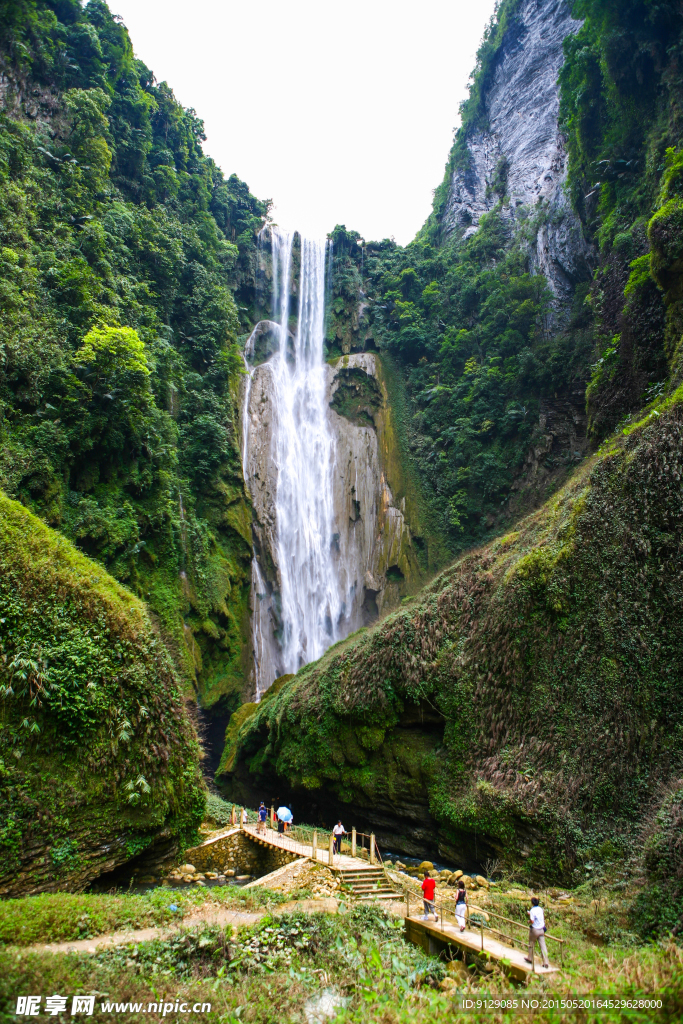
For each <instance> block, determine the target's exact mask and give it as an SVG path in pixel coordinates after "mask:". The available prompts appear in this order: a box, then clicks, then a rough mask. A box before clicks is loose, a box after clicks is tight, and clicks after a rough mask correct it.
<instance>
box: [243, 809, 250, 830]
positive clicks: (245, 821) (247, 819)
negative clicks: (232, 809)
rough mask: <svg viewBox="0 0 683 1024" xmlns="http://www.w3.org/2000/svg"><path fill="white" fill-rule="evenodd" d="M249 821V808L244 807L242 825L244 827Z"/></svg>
mask: <svg viewBox="0 0 683 1024" xmlns="http://www.w3.org/2000/svg"><path fill="white" fill-rule="evenodd" d="M248 821H249V816H248V815H247V809H246V807H243V808H242V827H244V826H245V825H246V824H247V822H248Z"/></svg>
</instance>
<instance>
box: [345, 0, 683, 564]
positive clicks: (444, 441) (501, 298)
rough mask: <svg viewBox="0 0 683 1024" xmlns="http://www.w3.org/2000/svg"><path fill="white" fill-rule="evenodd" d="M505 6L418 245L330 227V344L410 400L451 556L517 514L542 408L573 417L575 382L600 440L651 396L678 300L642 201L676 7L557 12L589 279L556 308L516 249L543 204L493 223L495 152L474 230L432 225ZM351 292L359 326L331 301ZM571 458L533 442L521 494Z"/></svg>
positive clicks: (671, 149) (682, 21) (659, 164)
mask: <svg viewBox="0 0 683 1024" xmlns="http://www.w3.org/2000/svg"><path fill="white" fill-rule="evenodd" d="M519 8H520V2H519V0H503V2H502V3H501V4H500V5H499V8H498V11H497V15H496V16H495V17H494V19H493V20H492V23H491V25H490V26H489V29H488V31H487V33H486V35H485V38H484V41H483V43H482V46H481V48H480V50H479V54H478V59H477V67H476V70H475V72H474V74H473V78H472V82H471V87H470V96H469V99H468V100H467V101H466V102H465V103H464V104H463V106H462V108H461V116H462V125H461V127H460V129H459V130H458V132H457V134H456V137H455V142H454V145H453V148H452V151H451V154H450V157H449V160H448V164H447V166H446V172H445V177H444V181H443V182H442V184H441V185H439V187H438V188H437V189H436V192H435V197H434V208H433V212H432V214H431V215H430V217H429V219H428V220H427V222H426V224H425V226H424V228H423V229H422V231H421V232H420V233H419V234H418V236H417V238H416V239H415V240H414V241H413V242H412V243H411V244H410V245H408V246H406V247H405V248H402V247H400V246H397V245H395V244H394V243H392V242H391V241H384V242H382V243H379V244H378V243H368V244H367V245H366V244H364V242H363V240H362V239H361V238H360V236H359V235H358V234H357V233H354V232H347V231H346V230H345V229H337V231H336V233H335V237H336V241H337V243H338V244H337V246H336V248H337V250H338V252H336V257H337V263H341V264H343V266H342V268H341V273H340V274H339V276H338V278H336V279H335V304H334V305H333V317H337V318H338V319H340V320H341V321H345V322H346V323H347V324H350V326H351V330H349V329H348V328H347V329H346V330H345V329H344V328H343V326H342V324H337V323H335V322H333V323H332V330H331V340H332V342H333V344H334V343H336V344H340V343H341V342H343V341H344V340H345V341H346V344H347V345H349V344H356V345H358V346H359V347H360V346H362V345H363V344H365V345H367V344H374V345H375V346H377V347H378V348H379V349H380V350H381V351H382V352H383V353H385V354H386V357H387V358H388V359H389V360H391V361H393V363H394V364H395V365H396V366H397V368H398V370H399V372H400V374H401V376H402V377H403V380H404V382H405V385H406V387H407V391H408V398H409V403H408V412H407V415H406V417H405V418H404V422H403V428H404V433H405V434H406V436H407V438H408V448H409V450H410V454H411V456H412V461H413V463H414V465H415V467H416V468H417V470H418V472H419V474H420V477H421V480H422V483H423V486H424V489H425V493H426V495H427V496H428V500H429V503H430V506H431V510H432V514H433V518H434V521H435V522H436V523H437V524H438V528H439V529H440V530H442V531H443V532H444V534H445V535H446V536H447V537H448V538H449V540H450V546H451V550H452V551H454V552H455V551H458V550H461V549H465V548H467V547H469V546H471V544H472V543H473V542H474V541H477V540H480V539H485V538H486V537H487V536H490V534H491V531H497V530H500V529H501V528H503V527H505V526H506V525H508V524H509V523H510V521H512V520H514V518H515V516H516V515H519V513H520V509H523V508H524V507H525V502H524V500H522V501H520V500H519V497H517V498H516V497H515V494H516V492H518V491H519V492H520V493H521V494H523V493H524V490H525V487H526V483H525V481H526V475H527V471H528V468H529V459H530V455H529V452H530V450H531V449H532V448H533V445H534V444H535V443H538V441H539V437H540V435H541V433H542V431H541V430H540V429H539V413H540V412H542V411H545V410H546V409H547V408H548V406H550V407H551V409H552V406H553V404H555V405H557V404H558V403H560V404H561V403H562V402H563V401H567V402H569V403H570V404H572V403H573V405H574V407H575V408H576V409H578V410H579V411H581V406H582V405H583V394H584V392H585V391H586V388H587V389H588V391H587V394H588V415H589V418H588V434H589V441H590V440H591V439H592V440H593V441H597V440H599V439H600V438H601V437H604V436H605V434H606V433H609V431H611V430H612V429H614V427H615V426H616V425H617V423H618V422H619V421H620V420H621V419H623V417H625V416H628V414H629V413H631V412H632V411H634V410H637V409H638V408H640V406H642V404H643V403H644V402H646V401H648V400H650V399H652V398H654V397H656V396H657V395H658V394H661V393H662V390H663V387H664V382H665V380H666V378H667V375H668V364H667V357H669V356H671V355H672V352H673V349H674V348H675V346H676V344H677V339H678V338H679V337H680V334H681V325H680V324H679V320H680V314H679V313H678V312H677V311H676V310H677V308H678V307H677V306H675V307H674V306H669V307H668V313H667V309H666V308H665V304H664V301H663V296H662V290H661V288H662V286H663V287H666V281H665V277H666V273H667V271H666V266H665V265H668V263H671V262H675V260H676V259H677V258H678V257H677V255H676V253H675V252H674V248H675V244H676V243H675V242H674V241H673V239H672V237H671V231H669V229H668V225H669V223H672V222H671V218H672V217H674V213H673V212H668V213H663V212H662V211H661V210H659V211H658V208H659V206H660V205H661V201H660V199H659V198H658V197H659V195H660V187H661V182H662V174H663V172H665V169H666V168H667V167H669V166H672V167H673V165H674V164H676V163H677V161H678V159H679V158H678V156H676V155H675V149H676V147H677V146H678V145H680V141H681V131H682V130H683V129H682V127H681V124H682V122H681V98H682V95H683V82H682V80H681V71H680V60H681V40H682V30H683V16H682V15H681V12H680V6H679V5H678V4H676V3H661V4H652V3H649V2H648V0H627V2H625V3H622V2H616V0H615V2H612V0H577V2H575V3H574V4H573V5H572V10H573V13H574V16H575V17H576V18H577V19H582V20H583V26H582V27H581V28H580V30H579V31H578V33H577V34H576V35H573V36H572V35H570V36H568V37H567V38H566V40H565V44H564V49H565V63H564V67H563V69H562V71H561V77H560V85H561V108H560V119H561V128H562V130H563V131H564V133H565V136H566V146H567V149H568V153H569V181H568V187H569V189H570V191H571V198H572V202H573V205H574V207H575V209H576V211H577V212H578V214H579V216H580V218H581V224H582V227H583V233H584V236H585V240H586V242H587V243H589V244H590V246H592V247H593V251H594V263H595V265H596V267H597V270H596V273H595V276H594V278H593V280H592V281H591V280H589V279H588V278H586V280H585V281H577V282H575V288H574V295H573V299H572V300H571V301H569V302H568V303H564V305H563V306H560V307H558V303H557V301H556V300H555V298H554V296H553V295H552V293H551V291H550V289H549V288H548V286H547V283H546V280H545V278H544V276H543V275H542V274H541V273H539V272H534V267H533V261H532V255H533V249H532V242H533V241H534V240H535V238H536V235H537V233H538V231H539V229H540V228H541V227H542V226H543V224H544V222H545V221H546V220H547V219H548V218H549V217H551V216H552V213H551V211H550V210H549V209H548V206H547V203H546V202H544V201H543V200H540V201H539V202H538V203H537V205H536V206H535V207H533V208H529V209H522V210H521V211H520V210H517V211H515V219H514V220H513V219H511V218H510V217H509V216H508V212H509V210H508V208H509V203H510V198H509V195H508V194H507V191H506V189H507V173H508V171H507V167H506V165H505V163H504V162H503V161H501V163H500V165H499V166H498V167H497V169H496V174H495V176H494V177H493V180H492V181H491V182H490V183H489V186H488V188H489V191H490V193H491V194H492V197H497V203H496V204H495V205H494V206H493V209H492V210H491V212H490V213H488V214H486V215H485V216H483V217H482V218H481V219H480V221H479V227H478V230H477V231H476V233H474V234H471V235H470V236H469V237H465V238H464V239H462V240H461V237H460V236H462V235H463V231H462V230H461V231H460V232H459V234H458V233H456V234H455V235H453V234H448V235H447V234H446V233H445V231H444V225H443V218H444V211H445V208H446V202H447V197H448V193H449V189H450V187H451V180H452V176H453V174H454V172H455V171H461V172H462V173H468V169H469V170H471V168H469V163H468V162H469V161H471V154H470V153H469V150H468V147H467V143H468V140H469V139H470V138H471V137H473V136H474V135H475V134H476V133H477V132H480V131H481V130H482V129H483V128H485V127H486V124H487V118H488V112H487V91H488V90H489V88H490V87H491V83H492V81H493V79H494V74H495V71H496V67H497V65H498V63H499V61H500V55H501V52H502V50H503V48H504V46H505V45H506V42H507V40H508V39H509V38H513V39H514V37H515V32H516V31H517V28H516V19H517V17H518V11H519ZM671 173H674V171H671ZM677 201H678V200H677V199H676V200H674V199H672V200H671V202H674V203H676V202H677ZM676 208H677V207H676ZM657 211H658V212H657ZM672 211H673V208H672ZM653 215H655V219H654V220H652V218H653ZM662 218H664V220H665V222H666V223H664V221H663V220H662ZM676 230H679V229H678V228H677V229H676ZM653 249H655V250H657V252H656V253H655V255H652V253H651V250H653ZM664 250H666V254H665V255H663V256H662V257H661V258H662V259H663V261H664V264H665V265H663V266H662V269H661V270H660V269H658V267H659V262H658V261H659V259H660V256H659V252H660V251H661V252H664ZM354 296H355V297H356V307H355V308H356V320H357V321H358V319H360V329H359V328H358V325H357V323H353V322H352V321H351V317H350V315H349V313H348V312H347V310H348V308H350V307H351V306H352V299H353V297H354ZM359 303H360V306H359ZM358 309H360V317H358V312H357V311H358ZM665 321H666V323H668V325H669V326H668V327H665ZM354 327H355V328H356V331H355V334H354V331H353V328H354ZM585 452H586V445H585V444H584V443H582V444H580V445H579V446H578V450H572V449H570V448H568V449H567V450H565V451H563V452H562V453H560V454H553V453H546V454H544V453H543V451H542V449H541V452H540V461H541V464H542V465H543V467H544V468H545V469H546V470H547V471H548V473H547V478H546V481H545V484H544V485H543V486H542V487H541V490H540V491H539V492H537V493H535V494H533V495H530V497H532V498H533V500H534V501H538V500H539V498H540V499H542V498H543V497H544V496H545V493H547V489H549V490H552V488H553V487H556V486H557V485H558V484H559V483H560V482H561V480H562V479H563V478H564V477H565V476H566V474H567V472H568V471H569V470H570V469H571V467H572V466H573V465H575V464H576V463H577V462H579V461H580V460H581V458H582V457H583V456H584V455H585ZM527 504H528V503H527Z"/></svg>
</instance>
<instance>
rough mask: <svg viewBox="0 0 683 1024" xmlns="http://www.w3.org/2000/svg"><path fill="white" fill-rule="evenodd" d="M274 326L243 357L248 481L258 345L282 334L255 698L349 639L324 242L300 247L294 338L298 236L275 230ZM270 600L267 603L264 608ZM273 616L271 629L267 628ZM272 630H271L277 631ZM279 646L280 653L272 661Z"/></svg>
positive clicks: (272, 400) (272, 392)
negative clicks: (336, 503) (336, 505)
mask: <svg viewBox="0 0 683 1024" xmlns="http://www.w3.org/2000/svg"><path fill="white" fill-rule="evenodd" d="M270 233H271V251H272V280H273V285H272V290H273V301H272V306H273V311H272V317H273V319H272V321H270V322H268V321H261V322H260V323H259V324H257V325H256V327H255V328H254V331H253V332H252V334H251V336H250V338H249V340H248V341H247V345H246V348H245V362H246V365H247V371H248V378H247V381H246V391H245V395H244V399H243V401H244V409H243V418H242V445H243V448H242V451H243V468H244V478H245V482H246V483H247V485H248V486H250V485H251V484H252V483H253V484H254V485H255V486H256V485H257V484H258V481H250V478H249V477H250V469H249V464H248V463H249V449H250V443H253V438H252V439H250V434H249V432H250V430H254V429H258V428H259V427H261V426H262V424H260V423H255V424H252V423H250V399H251V389H252V382H253V380H254V379H255V378H254V374H255V371H254V369H253V368H252V366H250V363H249V360H250V359H253V353H254V346H255V340H256V338H257V336H258V333H259V332H262V331H263V330H264V329H268V330H273V329H274V330H276V331H277V333H278V335H279V338H278V343H277V348H276V351H274V353H273V354H272V355H271V357H270V359H269V360H268V366H267V368H266V367H263V366H262V367H261V370H264V369H267V370H268V374H267V377H268V398H269V405H270V406H271V408H270V415H271V417H272V421H273V424H274V427H273V431H272V437H271V439H270V448H269V451H268V453H267V456H266V457H267V460H268V461H269V463H270V471H271V472H272V474H273V477H274V486H273V488H272V489H273V506H274V507H273V519H274V536H273V538H272V540H273V544H272V548H273V550H272V554H273V556H274V559H273V560H274V562H275V563H276V567H277V576H278V580H277V584H278V585H277V586H276V588H275V589H276V590H277V593H276V594H275V595H274V598H273V599H272V600H271V599H270V595H268V585H267V583H266V579H265V577H264V571H263V567H262V565H259V561H258V557H254V564H253V566H252V639H253V649H254V671H255V683H256V697H257V699H259V697H260V696H261V694H262V693H263V691H264V689H266V688H267V687H268V686H269V685H270V684H271V683H272V681H273V679H274V678H275V675H276V674H282V673H285V672H296V671H297V670H298V669H299V668H300V667H301V666H302V665H304V664H306V663H307V662H309V661H313V660H315V659H316V658H319V657H320V656H321V655H322V654H323V653H324V651H325V650H326V649H327V648H328V647H329V646H330V644H332V643H334V641H335V640H337V639H339V638H340V637H341V636H343V635H345V633H346V632H347V630H346V628H345V623H344V617H345V612H346V603H345V600H344V597H343V595H342V594H341V592H340V582H339V573H338V567H337V564H336V562H337V560H336V559H335V539H336V538H338V533H337V534H335V528H334V510H333V481H332V475H333V472H334V466H335V441H334V435H333V433H332V430H331V428H330V415H329V407H328V402H329V396H327V392H326V367H325V362H324V334H325V299H326V287H325V285H326V273H325V271H326V266H325V264H326V256H327V243H326V242H325V241H324V240H319V241H318V240H311V239H306V238H301V239H300V261H299V269H298V280H297V281H296V288H297V290H298V310H297V326H296V332H295V333H294V335H292V332H291V331H290V327H289V323H290V315H291V314H292V313H293V312H294V310H292V309H291V306H292V305H293V302H292V300H291V297H290V296H291V293H292V290H293V288H292V278H293V274H294V270H293V258H292V257H293V241H294V236H293V234H291V233H287V232H284V231H280V230H278V229H275V228H273V229H270ZM266 598H268V599H266ZM268 617H270V620H271V621H270V623H269V621H268ZM269 627H270V628H269ZM271 635H272V637H273V638H274V645H275V646H276V648H277V650H276V651H275V652H273V650H272V647H273V644H272V643H269V639H268V638H269V637H270V636H271Z"/></svg>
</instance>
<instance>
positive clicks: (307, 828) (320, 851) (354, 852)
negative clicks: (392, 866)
mask: <svg viewBox="0 0 683 1024" xmlns="http://www.w3.org/2000/svg"><path fill="white" fill-rule="evenodd" d="M232 823H233V825H236V824H240V825H243V824H246V825H250V826H254V825H255V826H256V827H257V830H258V831H261V830H263V832H268V831H270V832H271V833H272V831H277V819H276V817H275V809H274V808H273V807H271V808H270V811H269V814H268V818H267V820H266V821H265V823H261V822H260V821H259V816H258V813H257V812H255V811H250V810H248V809H247V808H244V807H236V806H234V805H233V808H232ZM261 826H263V829H261ZM278 834H279V835H281V836H284V837H285V840H290V841H291V842H292V843H293V844H297V843H298V844H300V845H301V846H307V847H311V852H310V854H308V856H310V857H312V859H313V860H317V861H322V862H323V863H327V864H329V865H330V866H331V867H333V866H334V857H335V856H339V854H342V855H346V856H348V857H360V858H361V859H363V860H366V861H368V862H369V863H370V864H378V865H379V866H380V867H383V863H382V855H381V853H380V850H379V846H378V845H377V839H376V838H375V835H374V833H370V834H368V833H365V832H357V831H356V829H355V828H353V829H351V832H350V833H348V832H347V833H346V834H345V835H343V836H342V837H341V842H340V844H339V846H340V849H339V850H336V849H335V836H334V833H333V832H331V831H329V829H324V828H314V827H313V826H312V825H288V826H287V827H286V829H285V831H284V832H281V833H278ZM283 845H284V846H286V845H288V844H287V843H286V842H284V843H283Z"/></svg>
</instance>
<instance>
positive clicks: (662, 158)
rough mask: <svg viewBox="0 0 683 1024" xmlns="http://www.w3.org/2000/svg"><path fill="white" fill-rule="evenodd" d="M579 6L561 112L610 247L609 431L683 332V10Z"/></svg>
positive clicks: (596, 371) (597, 328)
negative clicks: (681, 216) (680, 303)
mask: <svg viewBox="0 0 683 1024" xmlns="http://www.w3.org/2000/svg"><path fill="white" fill-rule="evenodd" d="M574 13H575V15H576V16H577V17H579V18H581V19H583V22H584V23H583V26H582V28H581V29H580V31H579V32H578V33H577V34H576V35H575V36H573V37H570V38H568V39H567V40H566V41H565V54H566V61H565V65H564V67H563V69H562V72H561V75H560V83H561V87H562V93H561V108H560V120H561V124H562V126H563V128H564V131H565V132H566V135H567V146H568V151H569V186H570V189H571V195H572V201H573V203H574V206H575V208H576V210H577V211H578V212H579V214H580V216H581V219H582V221H583V223H584V228H585V231H586V233H587V234H588V235H589V237H591V238H592V239H593V240H594V241H595V243H596V245H597V246H598V248H599V254H600V266H599V268H598V271H597V273H596V276H595V281H594V283H593V286H592V289H591V293H590V299H589V301H590V306H591V326H592V335H593V340H594V358H593V362H592V367H591V371H592V377H591V381H590V385H589V388H588V394H587V399H588V411H589V415H590V420H591V424H592V429H593V431H594V432H595V433H596V434H597V435H604V434H606V433H607V432H609V431H610V430H612V429H613V428H614V426H615V425H616V424H617V422H618V421H619V419H620V418H621V417H623V416H624V415H625V414H628V413H629V412H631V411H632V410H633V409H635V408H637V407H638V406H639V405H641V404H642V403H643V401H644V400H646V399H647V398H653V397H655V395H656V394H657V393H660V392H661V390H662V382H663V381H664V380H665V378H666V377H667V375H668V367H667V358H668V359H669V360H671V359H672V357H673V356H674V354H675V350H676V348H677V344H678V339H679V338H680V335H681V332H682V331H683V322H681V318H680V314H679V313H678V312H677V306H676V301H675V300H676V298H677V296H676V293H675V287H674V288H673V290H672V285H673V281H672V275H673V277H676V278H677V279H678V277H679V276H680V268H679V267H677V265H676V258H677V257H676V254H675V252H674V251H673V250H674V249H675V244H674V246H673V248H672V245H671V241H670V240H669V241H667V238H669V239H670V232H671V228H672V227H673V226H674V221H675V217H676V213H675V209H674V208H675V206H676V200H675V198H674V193H676V192H677V191H678V189H679V186H678V184H677V181H678V178H679V176H680V167H679V164H680V159H679V158H677V157H676V150H677V148H680V146H681V142H682V141H683V139H682V137H681V123H680V116H679V111H680V108H681V102H682V101H683V91H682V89H681V82H680V79H679V76H678V73H677V68H678V59H679V58H678V53H679V50H680V47H681V40H682V39H683V18H682V17H681V12H680V10H678V9H676V8H675V7H674V5H672V4H661V5H655V6H653V5H652V4H650V3H648V2H647V0H627V2H624V3H616V2H612V0H577V2H576V3H575V4H574ZM671 218H673V220H672V219H671ZM657 286H659V290H658V287H657ZM662 290H663V291H664V302H662Z"/></svg>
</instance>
